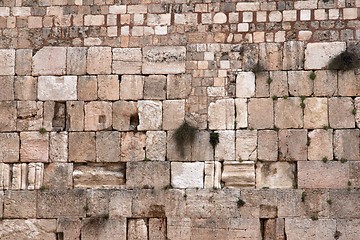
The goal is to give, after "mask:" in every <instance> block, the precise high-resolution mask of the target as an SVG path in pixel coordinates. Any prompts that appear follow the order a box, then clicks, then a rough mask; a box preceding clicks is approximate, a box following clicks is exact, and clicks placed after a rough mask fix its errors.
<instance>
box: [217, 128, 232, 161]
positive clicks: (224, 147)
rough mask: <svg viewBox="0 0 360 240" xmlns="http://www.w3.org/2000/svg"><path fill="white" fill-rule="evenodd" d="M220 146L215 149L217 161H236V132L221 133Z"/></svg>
mask: <svg viewBox="0 0 360 240" xmlns="http://www.w3.org/2000/svg"><path fill="white" fill-rule="evenodd" d="M218 133H219V144H218V145H217V146H216V148H215V160H217V161H224V160H225V161H233V160H235V131H231V130H226V131H219V132H218Z"/></svg>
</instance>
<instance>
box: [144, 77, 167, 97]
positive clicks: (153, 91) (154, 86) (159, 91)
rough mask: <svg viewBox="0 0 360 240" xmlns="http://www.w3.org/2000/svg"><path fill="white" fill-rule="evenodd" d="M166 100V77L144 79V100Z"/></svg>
mask: <svg viewBox="0 0 360 240" xmlns="http://www.w3.org/2000/svg"><path fill="white" fill-rule="evenodd" d="M165 98H166V76H164V75H150V76H148V77H145V79H144V99H154V100H162V99H165Z"/></svg>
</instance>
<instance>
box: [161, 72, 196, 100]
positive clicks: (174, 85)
mask: <svg viewBox="0 0 360 240" xmlns="http://www.w3.org/2000/svg"><path fill="white" fill-rule="evenodd" d="M166 90H167V91H166V94H167V99H178V98H187V97H188V96H189V95H190V92H191V75H189V74H177V75H167V84H166Z"/></svg>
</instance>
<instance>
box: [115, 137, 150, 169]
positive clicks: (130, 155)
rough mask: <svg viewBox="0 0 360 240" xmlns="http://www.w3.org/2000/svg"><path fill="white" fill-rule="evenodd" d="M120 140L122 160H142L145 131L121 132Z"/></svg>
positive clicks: (143, 157) (143, 156)
mask: <svg viewBox="0 0 360 240" xmlns="http://www.w3.org/2000/svg"><path fill="white" fill-rule="evenodd" d="M120 142H121V161H122V162H130V161H143V160H144V159H145V146H146V135H145V133H143V132H122V133H121V141H120Z"/></svg>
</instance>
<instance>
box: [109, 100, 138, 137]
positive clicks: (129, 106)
mask: <svg viewBox="0 0 360 240" xmlns="http://www.w3.org/2000/svg"><path fill="white" fill-rule="evenodd" d="M112 116H113V128H114V129H116V130H120V131H128V130H134V129H136V128H137V126H138V125H139V119H138V114H137V104H136V102H130V101H117V102H114V103H113V113H112Z"/></svg>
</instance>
